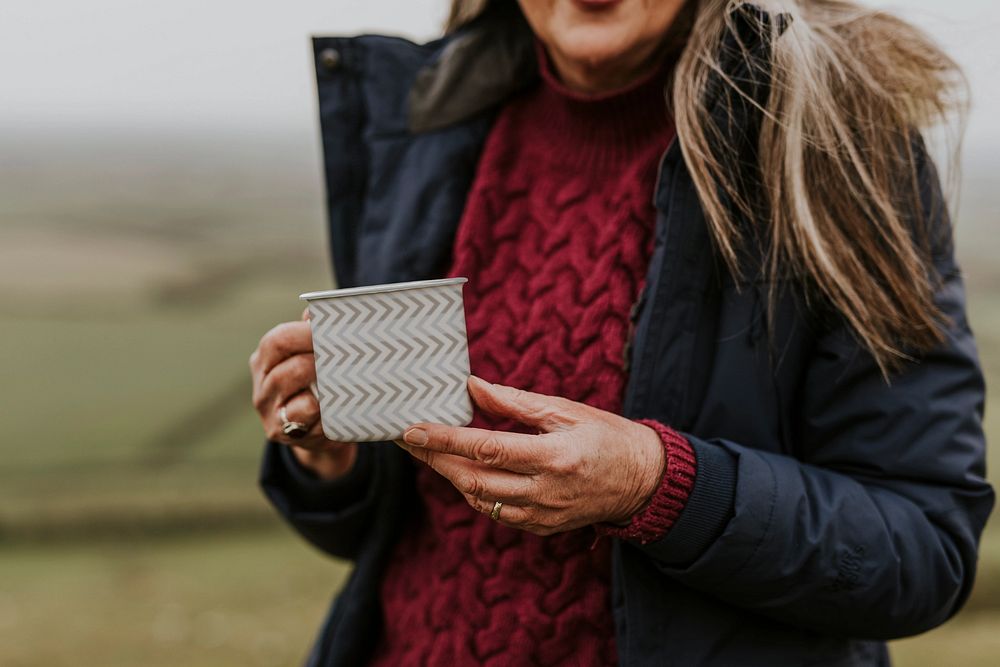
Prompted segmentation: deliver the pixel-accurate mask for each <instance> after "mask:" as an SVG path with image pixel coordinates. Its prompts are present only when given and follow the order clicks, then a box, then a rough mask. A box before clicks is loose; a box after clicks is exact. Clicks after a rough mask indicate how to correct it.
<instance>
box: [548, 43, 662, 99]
mask: <svg viewBox="0 0 1000 667" xmlns="http://www.w3.org/2000/svg"><path fill="white" fill-rule="evenodd" d="M546 52H547V53H548V55H549V59H550V61H551V63H552V68H553V69H554V70H555V74H556V75H557V76H558V77H559V80H560V81H561V82H562V83H563V85H565V86H566V87H567V88H569V89H570V90H572V91H575V92H578V93H583V94H586V95H598V94H601V93H607V92H610V91H614V90H620V89H622V88H625V87H627V86H629V85H630V84H632V83H634V82H636V81H638V80H640V79H642V78H644V77H646V76H648V75H649V74H651V73H652V72H653V71H654V70H655V69H656V68H657V67H658V66H659V65H660V62H661V61H662V59H663V55H664V50H663V49H662V48H658V45H656V44H652V45H650V47H649V48H647V49H643V50H641V51H633V52H631V53H629V54H627V55H626V56H623V57H621V58H616V59H613V60H608V61H602V62H587V61H585V60H580V59H574V58H570V57H567V56H566V55H565V54H562V53H560V52H559V51H558V50H557V49H554V48H550V47H546Z"/></svg>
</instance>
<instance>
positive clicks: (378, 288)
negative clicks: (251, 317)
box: [299, 277, 469, 301]
mask: <svg viewBox="0 0 1000 667" xmlns="http://www.w3.org/2000/svg"><path fill="white" fill-rule="evenodd" d="M468 281H469V279H468V278H461V277H459V278H435V279H433V280H409V281H406V282H401V283H384V284H381V285H362V286H360V287H345V288H342V289H331V290H322V291H319V292H306V293H304V294H300V295H299V298H300V299H302V300H303V301H315V300H317V299H336V298H339V297H342V296H356V295H359V294H381V293H384V292H398V291H401V290H410V289H421V288H424V287H444V286H446V285H461V284H462V283H466V282H468Z"/></svg>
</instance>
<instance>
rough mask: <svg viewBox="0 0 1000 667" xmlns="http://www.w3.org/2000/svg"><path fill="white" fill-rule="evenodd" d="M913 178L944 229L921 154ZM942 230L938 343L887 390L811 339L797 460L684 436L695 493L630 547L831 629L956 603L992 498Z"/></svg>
mask: <svg viewBox="0 0 1000 667" xmlns="http://www.w3.org/2000/svg"><path fill="white" fill-rule="evenodd" d="M922 178H923V180H924V181H925V183H924V185H925V186H926V187H925V194H926V195H927V197H928V201H925V211H927V212H928V215H930V216H932V218H934V219H932V220H931V222H932V227H933V228H935V229H937V230H938V231H941V230H942V229H948V228H949V226H948V223H947V219H946V218H947V216H946V214H945V213H944V212H943V210H942V208H943V207H941V205H940V203H938V201H939V200H938V199H936V198H937V192H938V185H937V176H936V174H935V173H934V171H933V165H930V164H929V162H928V163H927V164H925V165H924V166H923V168H922ZM939 236H941V237H942V238H940V239H939V243H938V244H936V247H935V258H934V261H935V264H936V266H937V269H938V271H939V273H940V275H941V282H940V285H939V289H938V291H937V293H936V302H937V304H938V305H939V307H940V308H941V310H942V311H943V312H944V313H945V314H946V315H947V317H948V318H949V319H950V323H949V325H948V327H947V332H946V334H947V338H946V341H945V342H944V343H943V344H942V345H940V346H939V347H938V348H937V349H935V350H933V351H931V352H929V353H927V354H926V355H924V356H923V357H922V358H921V359H920V360H919V361H916V362H913V363H909V364H908V365H907V367H906V368H905V369H904V370H903V371H901V372H900V373H899V374H898V375H895V376H894V377H893V378H892V380H891V381H890V382H888V383H887V382H886V380H885V379H883V377H882V375H881V373H880V371H879V368H878V367H877V365H876V364H875V362H874V360H873V358H872V357H871V356H870V355H869V354H867V353H866V352H865V351H863V350H862V349H861V348H860V347H859V346H858V345H857V343H856V342H855V341H854V339H853V337H852V336H851V334H850V332H849V331H848V330H847V329H846V327H841V328H839V329H837V330H834V331H830V332H828V333H827V334H825V335H823V336H822V337H821V338H820V339H819V340H818V341H817V342H816V348H815V352H814V354H813V355H812V358H811V362H810V363H809V365H808V367H807V368H805V369H804V376H803V379H802V383H801V392H800V394H799V396H798V401H797V405H798V411H799V414H798V420H797V421H798V424H799V428H798V433H797V434H795V438H796V439H797V441H796V442H794V443H791V448H790V449H791V451H793V452H794V456H792V455H782V454H778V453H774V452H773V451H763V450H761V449H757V448H755V447H753V446H751V445H755V444H756V445H758V446H759V445H760V443H737V442H730V441H727V440H721V439H701V438H699V437H697V435H696V434H688V433H686V434H684V435H685V436H686V437H687V438H688V440H689V442H690V443H691V445H692V447H693V449H694V452H695V455H696V459H697V477H696V480H695V484H694V488H693V489H692V492H691V495H690V496H689V498H688V501H687V504H686V506H685V508H684V510H683V512H682V513H681V514H680V516H679V518H678V520H677V522H676V523H675V524H674V526H673V527H672V528H671V530H670V532H668V533H667V534H666V536H665V537H664V538H663V539H661V540H658V541H656V542H652V543H648V544H639V543H634V544H633V546H634V548H637V549H641V550H643V551H644V552H645V553H646V554H647V555H648V556H649V557H650V558H651V559H653V561H654V563H655V564H656V565H657V566H658V568H659V569H660V570H662V572H664V573H665V574H666V575H668V576H670V577H673V578H674V579H676V580H678V581H680V582H682V583H684V584H686V585H689V586H692V587H695V588H698V589H700V590H702V591H705V592H709V593H711V594H713V595H715V596H717V597H718V598H721V599H723V600H725V601H727V602H729V603H731V604H734V605H739V606H743V607H746V608H751V609H753V610H755V611H758V612H760V613H762V614H765V615H767V616H770V617H772V618H775V619H777V620H779V621H781V622H785V623H789V624H792V625H797V626H800V627H805V628H808V629H813V630H817V631H820V632H823V633H827V634H831V633H832V634H843V635H850V636H853V637H860V638H873V639H891V638H895V637H901V636H905V635H910V634H915V633H919V632H922V631H925V630H927V629H929V628H932V627H934V626H936V625H938V624H940V623H942V622H943V621H945V620H946V619H948V618H949V617H950V616H951V615H952V614H954V613H955V612H956V611H957V610H958V609H959V608H960V607H961V605H962V603H963V602H964V601H965V599H966V598H967V596H968V594H969V592H970V589H971V586H972V581H973V577H974V574H975V567H976V557H977V547H978V540H979V536H980V533H981V531H982V529H983V526H984V524H985V522H986V519H987V516H988V515H989V512H990V510H991V508H992V506H993V500H994V496H993V491H992V489H991V488H990V486H989V485H988V484H987V482H986V481H985V479H984V478H985V461H984V459H985V442H984V436H983V430H982V421H981V420H982V413H983V398H984V385H983V377H982V372H981V369H980V366H979V362H978V359H977V353H976V348H975V343H974V340H973V336H972V332H971V331H970V329H969V325H968V322H967V321H966V316H965V298H964V290H963V286H962V279H961V276H960V273H959V270H958V267H957V266H956V265H955V262H954V258H953V250H952V246H951V242H950V233H949V234H944V232H941V233H940V234H939ZM769 449H778V448H776V447H775V448H769ZM784 451H788V450H787V449H786V450H784Z"/></svg>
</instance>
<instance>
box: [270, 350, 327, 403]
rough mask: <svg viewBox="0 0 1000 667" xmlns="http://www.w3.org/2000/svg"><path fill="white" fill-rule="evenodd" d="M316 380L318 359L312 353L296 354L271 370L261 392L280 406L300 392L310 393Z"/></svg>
mask: <svg viewBox="0 0 1000 667" xmlns="http://www.w3.org/2000/svg"><path fill="white" fill-rule="evenodd" d="M315 379H316V358H315V357H314V356H313V355H312V353H306V354H296V355H295V356H292V357H288V358H287V359H285V360H284V361H282V362H281V363H279V364H278V365H277V366H275V367H274V368H273V369H271V372H269V373H268V374H267V375H265V376H264V379H263V380H262V381H261V386H260V390H261V393H262V394H263V395H264V396H265V397H267V398H268V399H271V400H273V401H274V402H275V403H276V404H277V405H279V406H280V405H283V404H284V403H285V402H287V401H288V400H289V399H290V398H291V397H292V396H295V395H296V394H298V393H299V392H300V391H309V386H310V385H311V384H312V383H313V381H315ZM310 393H311V392H310Z"/></svg>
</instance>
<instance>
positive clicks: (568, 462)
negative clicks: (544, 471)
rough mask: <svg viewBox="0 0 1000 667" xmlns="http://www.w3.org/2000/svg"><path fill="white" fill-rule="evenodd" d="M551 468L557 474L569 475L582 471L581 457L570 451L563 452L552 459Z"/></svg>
mask: <svg viewBox="0 0 1000 667" xmlns="http://www.w3.org/2000/svg"><path fill="white" fill-rule="evenodd" d="M549 468H550V469H551V470H552V472H554V473H556V474H557V475H560V476H563V477H569V476H572V475H575V474H577V473H578V472H580V459H579V457H577V456H574V455H573V454H571V453H569V452H563V453H561V454H559V455H557V456H555V457H554V458H553V459H552V461H551V462H550V464H549Z"/></svg>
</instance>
